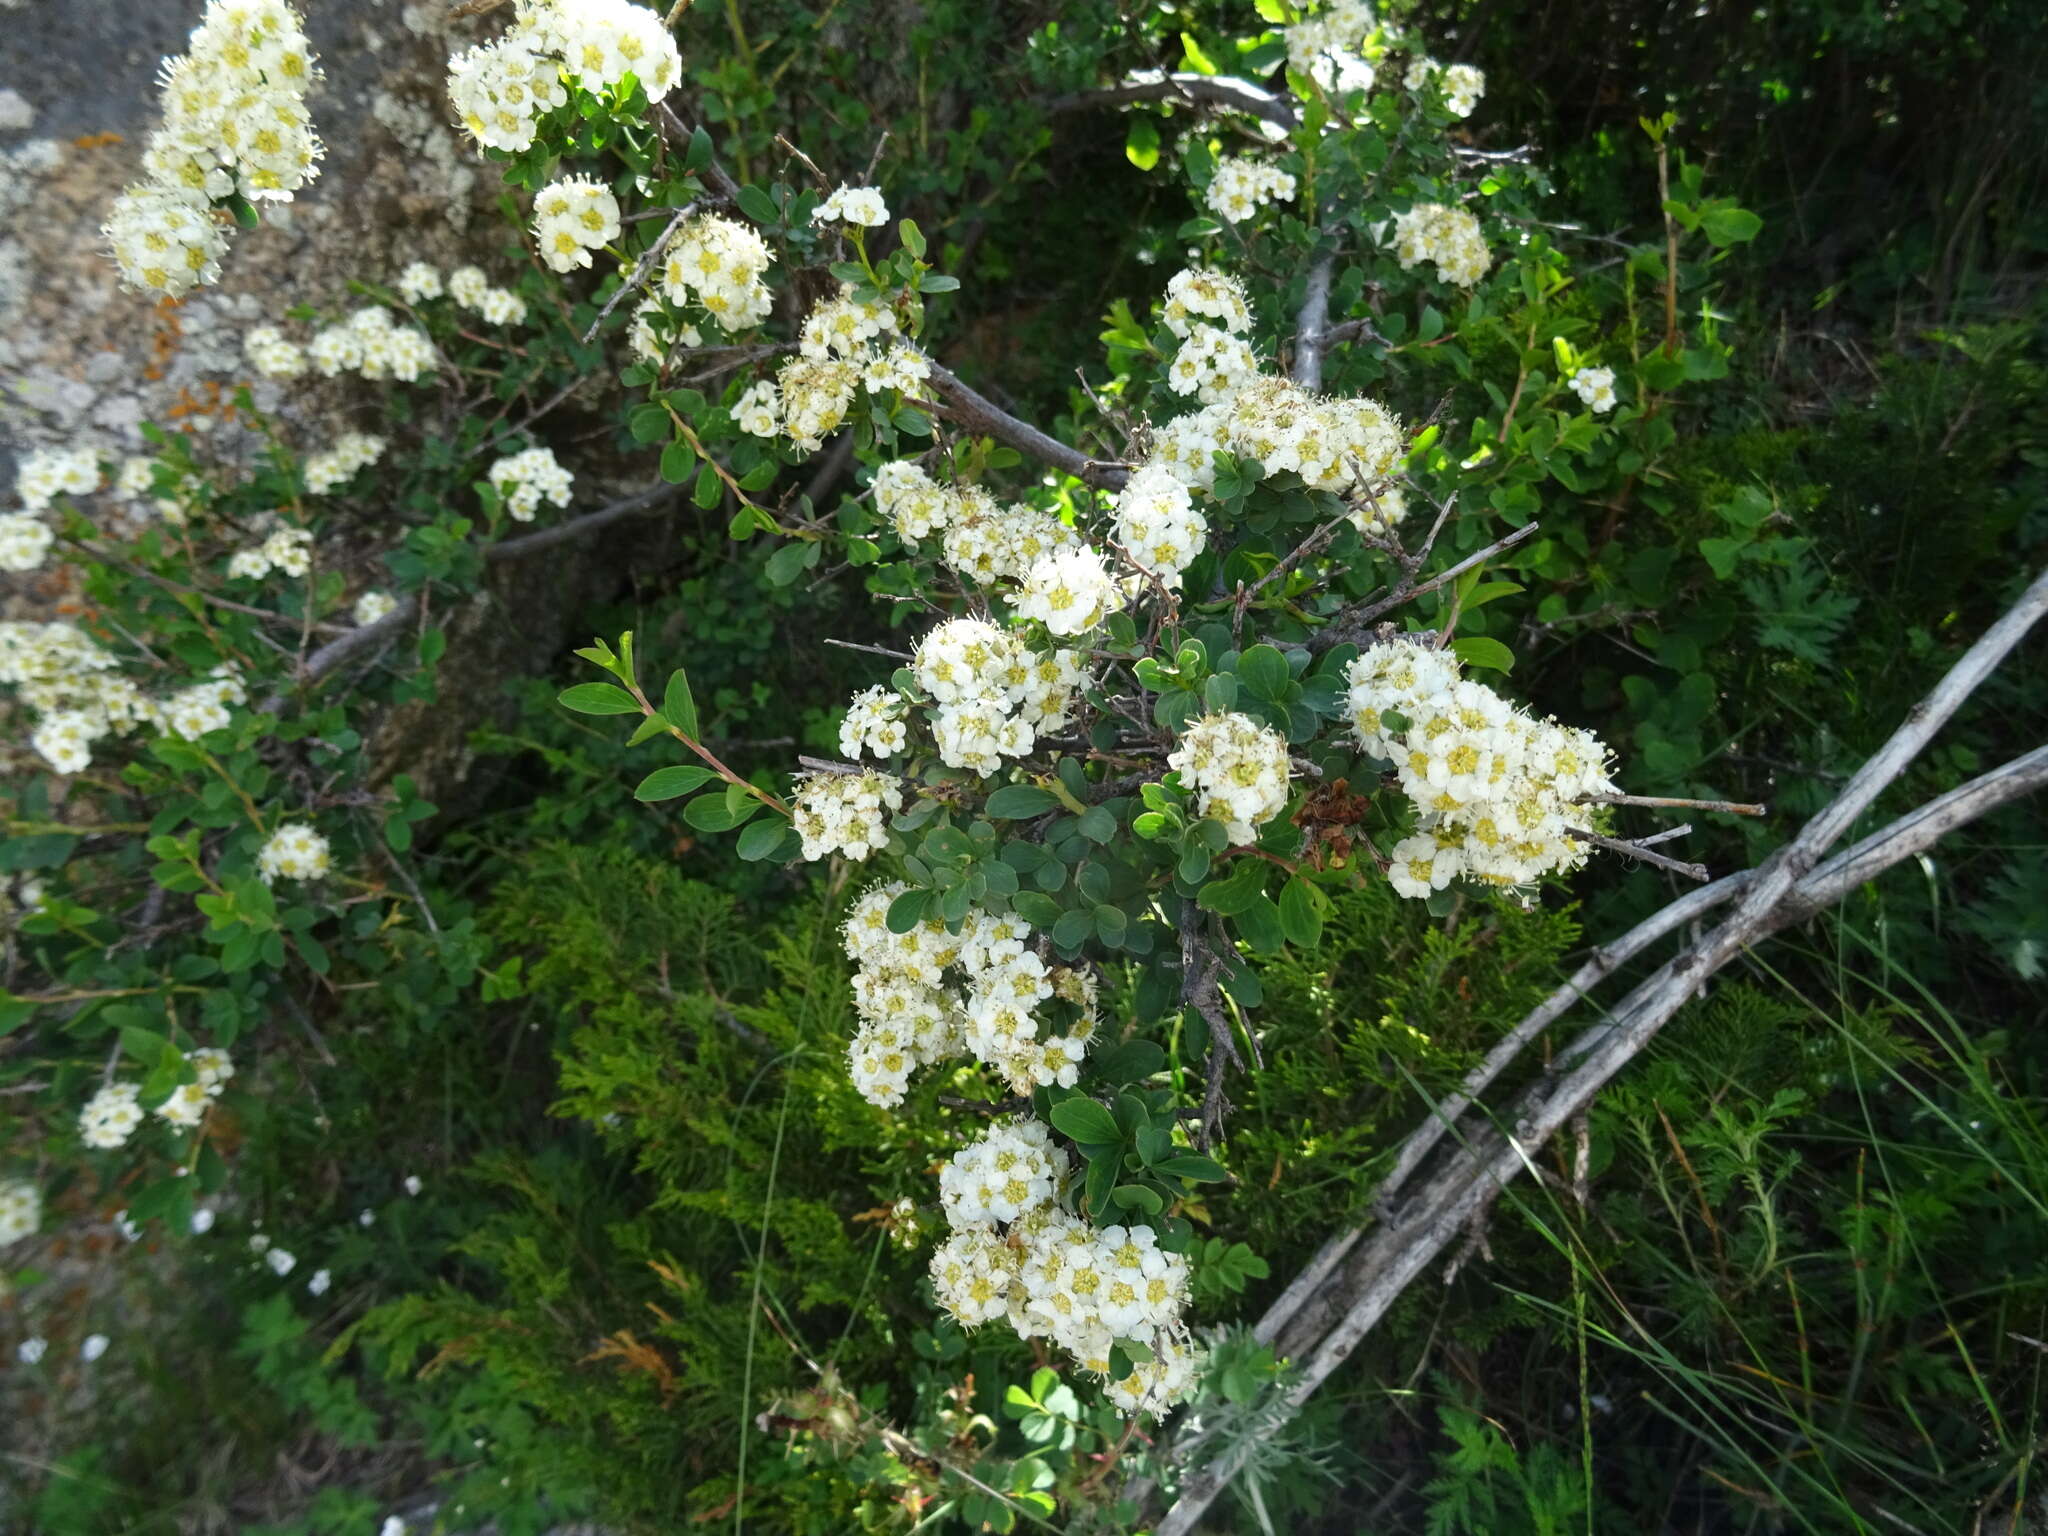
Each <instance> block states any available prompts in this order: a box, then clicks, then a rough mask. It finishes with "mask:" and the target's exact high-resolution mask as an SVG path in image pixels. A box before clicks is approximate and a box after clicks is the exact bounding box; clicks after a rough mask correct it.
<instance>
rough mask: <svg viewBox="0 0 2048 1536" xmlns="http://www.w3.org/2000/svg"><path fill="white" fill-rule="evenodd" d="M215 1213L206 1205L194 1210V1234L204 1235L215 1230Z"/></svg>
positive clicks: (195, 1235)
mask: <svg viewBox="0 0 2048 1536" xmlns="http://www.w3.org/2000/svg"><path fill="white" fill-rule="evenodd" d="M213 1222H214V1213H213V1211H212V1210H211V1209H209V1208H208V1207H206V1206H203V1205H202V1206H199V1207H198V1208H197V1209H195V1210H194V1211H193V1212H192V1235H193V1236H194V1237H204V1236H205V1235H206V1234H207V1233H209V1232H211V1231H212V1230H213Z"/></svg>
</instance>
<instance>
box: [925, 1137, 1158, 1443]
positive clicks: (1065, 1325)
mask: <svg viewBox="0 0 2048 1536" xmlns="http://www.w3.org/2000/svg"><path fill="white" fill-rule="evenodd" d="M1073 1171H1074V1170H1073V1166H1072V1163H1071V1161H1070V1160H1069V1158H1068V1157H1067V1154H1066V1151H1065V1149H1064V1148H1062V1147H1060V1146H1059V1145H1058V1144H1057V1143H1055V1142H1054V1141H1053V1140H1052V1135H1051V1132H1050V1131H1049V1129H1048V1128H1047V1127H1046V1126H1045V1125H1044V1124H1043V1123H1041V1122H1040V1121H1037V1120H1034V1119H1030V1118H1019V1119H1015V1120H1000V1121H997V1122H996V1123H995V1124H994V1125H992V1126H991V1127H990V1128H989V1130H988V1132H987V1133H986V1134H985V1135H983V1136H982V1137H981V1139H980V1140H978V1141H975V1142H972V1143H970V1144H969V1145H968V1146H966V1147H964V1148H962V1149H961V1150H960V1151H959V1152H958V1153H956V1154H955V1155H954V1156H953V1158H952V1160H951V1161H950V1162H948V1163H947V1164H946V1165H945V1166H944V1167H943V1168H942V1169H941V1170H940V1173H939V1191H940V1198H941V1200H942V1202H943V1204H944V1206H945V1210H946V1217H947V1221H948V1223H949V1224H950V1226H951V1228H952V1232H951V1235H950V1236H948V1237H947V1239H946V1241H945V1242H943V1243H941V1244H940V1245H939V1247H938V1249H937V1250H936V1251H935V1252H934V1253H933V1254H932V1260H931V1276H932V1288H933V1290H934V1292H935V1293H936V1294H937V1296H938V1299H939V1304H940V1305H941V1306H943V1307H944V1308H945V1309H946V1310H947V1311H948V1312H949V1313H950V1314H951V1315H952V1316H953V1318H954V1319H955V1320H956V1321H957V1322H959V1323H960V1324H961V1325H962V1326H964V1327H968V1328H974V1327H979V1326H980V1325H982V1324H983V1323H990V1322H995V1321H998V1320H1002V1321H1005V1322H1007V1323H1008V1324H1009V1325H1010V1327H1011V1328H1013V1329H1014V1330H1015V1331H1016V1332H1017V1334H1018V1335H1019V1336H1020V1337H1022V1338H1026V1339H1030V1338H1041V1337H1043V1338H1049V1339H1051V1340H1052V1341H1053V1342H1054V1343H1055V1344H1057V1345H1059V1347H1060V1348H1062V1349H1064V1350H1066V1351H1067V1352H1068V1353H1069V1354H1070V1355H1072V1356H1073V1358H1074V1360H1075V1362H1076V1363H1077V1364H1078V1365H1079V1366H1080V1367H1081V1369H1082V1370H1084V1371H1086V1372H1088V1373H1090V1374H1092V1375H1095V1376H1098V1377H1103V1378H1108V1377H1109V1375H1110V1370H1111V1366H1110V1360H1111V1355H1112V1352H1113V1350H1114V1349H1115V1348H1116V1346H1117V1345H1118V1344H1119V1343H1121V1342H1129V1343H1134V1344H1138V1345H1142V1346H1143V1348H1142V1351H1134V1352H1133V1353H1134V1354H1142V1355H1143V1356H1147V1357H1149V1358H1145V1359H1143V1360H1142V1361H1141V1363H1139V1364H1137V1365H1135V1366H1133V1367H1131V1369H1130V1370H1129V1372H1128V1373H1127V1374H1126V1375H1124V1376H1122V1377H1120V1378H1117V1379H1114V1380H1110V1381H1109V1383H1108V1387H1109V1395H1110V1399H1111V1401H1112V1402H1114V1403H1115V1404H1116V1405H1117V1406H1118V1407H1119V1408H1122V1409H1123V1410H1124V1411H1125V1412H1128V1413H1149V1414H1159V1413H1163V1412H1165V1411H1166V1410H1167V1409H1168V1408H1170V1407H1172V1406H1173V1405H1174V1404H1175V1403H1176V1402H1178V1401H1180V1400H1181V1399H1182V1398H1183V1397H1185V1396H1186V1394H1187V1392H1188V1391H1189V1389H1190V1388H1191V1387H1192V1386H1193V1383H1194V1376H1195V1366H1196V1358H1195V1355H1194V1352H1193V1350H1192V1348H1191V1346H1190V1344H1189V1340H1188V1334H1187V1327H1186V1324H1185V1322H1184V1320H1183V1314H1184V1312H1185V1310H1186V1307H1187V1301H1188V1262H1187V1259H1186V1258H1185V1257H1183V1256H1182V1255H1180V1254H1177V1253H1169V1252H1167V1251H1166V1250H1164V1249H1163V1248H1161V1247H1160V1246H1159V1242H1158V1237H1157V1234H1155V1233H1154V1231H1153V1230H1152V1228H1151V1227H1149V1226H1128V1227H1126V1226H1108V1227H1103V1228H1100V1229H1099V1230H1098V1229H1097V1228H1095V1227H1093V1226H1091V1225H1090V1224H1089V1223H1088V1222H1086V1221H1085V1220H1082V1219H1081V1218H1079V1217H1077V1216H1074V1215H1071V1214H1070V1213H1069V1212H1068V1211H1067V1209H1066V1207H1065V1204H1064V1202H1065V1200H1066V1198H1067V1196H1068V1194H1069V1185H1070V1184H1071V1183H1072V1180H1073Z"/></svg>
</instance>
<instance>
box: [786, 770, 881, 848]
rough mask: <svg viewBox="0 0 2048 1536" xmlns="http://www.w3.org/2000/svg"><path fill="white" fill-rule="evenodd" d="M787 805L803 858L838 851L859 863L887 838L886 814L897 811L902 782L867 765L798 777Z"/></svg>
mask: <svg viewBox="0 0 2048 1536" xmlns="http://www.w3.org/2000/svg"><path fill="white" fill-rule="evenodd" d="M791 809H792V810H794V811H795V812H796V817H795V820H796V830H797V835H798V836H800V837H801V838H802V839H803V842H804V857H805V858H806V859H812V860H816V859H822V858H824V857H825V856H826V855H827V854H830V853H844V854H845V855H846V856H847V857H848V858H849V859H852V860H853V861H854V862H855V863H859V862H860V861H861V860H863V859H865V858H866V857H867V856H868V855H869V854H871V853H873V852H874V851H875V850H876V849H877V848H879V847H881V846H882V844H883V843H885V842H887V841H888V840H889V812H891V811H900V810H902V809H903V786H902V781H901V780H899V779H895V778H892V777H890V776H889V775H888V774H885V773H877V772H875V771H874V770H873V769H872V768H869V769H866V770H864V771H862V772H860V773H814V774H811V775H809V776H808V777H806V778H804V779H802V780H801V781H799V783H798V785H797V791H796V798H795V801H794V802H793V804H792V806H791Z"/></svg>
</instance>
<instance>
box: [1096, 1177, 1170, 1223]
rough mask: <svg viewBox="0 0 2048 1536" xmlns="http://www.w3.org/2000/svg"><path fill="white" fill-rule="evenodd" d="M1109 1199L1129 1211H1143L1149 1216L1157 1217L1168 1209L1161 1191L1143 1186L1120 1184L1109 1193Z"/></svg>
mask: <svg viewBox="0 0 2048 1536" xmlns="http://www.w3.org/2000/svg"><path fill="white" fill-rule="evenodd" d="M1109 1198H1110V1199H1112V1200H1114V1201H1115V1202H1116V1203H1117V1204H1118V1205H1120V1206H1122V1207H1123V1208H1124V1209H1125V1210H1127V1211H1143V1212H1144V1213H1145V1214H1146V1215H1147V1216H1157V1215H1158V1214H1159V1213H1160V1212H1161V1211H1163V1210H1165V1209H1166V1202H1165V1201H1164V1200H1162V1199H1160V1198H1159V1191H1158V1190H1156V1189H1150V1188H1148V1187H1146V1186H1145V1185H1143V1184H1119V1185H1117V1187H1116V1188H1115V1189H1112V1190H1111V1191H1110V1192H1109Z"/></svg>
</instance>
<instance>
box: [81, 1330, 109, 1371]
mask: <svg viewBox="0 0 2048 1536" xmlns="http://www.w3.org/2000/svg"><path fill="white" fill-rule="evenodd" d="M106 1352H107V1336H106V1335H105V1334H104V1333H89V1334H87V1335H86V1336H85V1341H84V1342H83V1343H81V1344H80V1345H79V1346H78V1358H79V1359H81V1360H83V1361H84V1362H85V1363H86V1364H87V1365H91V1364H92V1363H93V1361H95V1360H97V1359H99V1357H100V1356H101V1355H104V1354H105V1353H106Z"/></svg>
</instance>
